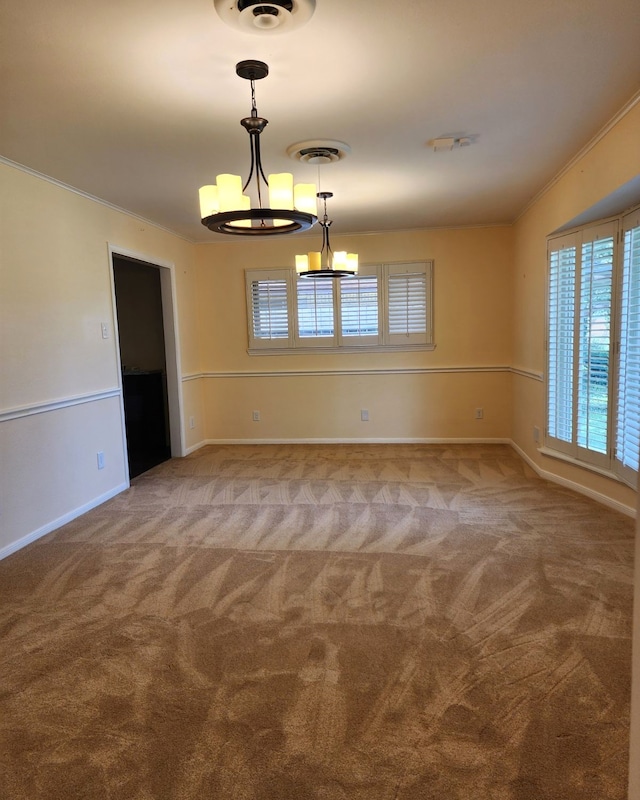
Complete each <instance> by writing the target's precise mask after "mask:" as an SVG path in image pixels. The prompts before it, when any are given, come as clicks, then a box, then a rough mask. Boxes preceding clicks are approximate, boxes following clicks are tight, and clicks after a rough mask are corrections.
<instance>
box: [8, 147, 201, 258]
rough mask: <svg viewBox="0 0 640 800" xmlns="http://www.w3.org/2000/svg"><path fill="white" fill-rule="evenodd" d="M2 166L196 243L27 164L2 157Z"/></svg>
mask: <svg viewBox="0 0 640 800" xmlns="http://www.w3.org/2000/svg"><path fill="white" fill-rule="evenodd" d="M0 164H5V165H6V166H7V167H13V169H17V170H19V171H20V172H25V173H26V174H27V175H31V176H32V177H34V178H39V179H40V180H41V181H46V183H52V184H53V185H54V186H58V187H59V188H60V189H65V190H66V191H67V192H72V194H77V195H79V196H80V197H84V198H85V199H87V200H91V201H92V202H93V203H98V205H101V206H105V208H109V209H111V210H112V211H117V212H118V213H120V214H126V215H127V216H128V217H132V218H133V219H138V220H140V222H144V223H145V225H151V226H152V227H153V228H157V229H158V230H161V231H164V232H165V233H169V234H171V236H176V237H177V238H178V239H182V240H183V241H185V242H189V243H190V244H195V243H196V242H195V240H193V239H188V238H187V237H186V236H183V235H182V234H181V233H176V231H173V230H171V228H165V227H164V225H159V224H158V223H157V222H153V221H152V220H150V219H147V218H146V217H142V216H140V214H136V213H135V211H129V210H127V209H126V208H121V207H120V206H116V205H115V204H114V203H110V202H109V201H108V200H102V199H101V198H100V197H96V196H95V195H93V194H89V193H88V192H84V191H82V189H76V187H75V186H71V185H69V184H68V183H63V182H62V181H59V180H57V179H56V178H52V177H51V176H49V175H45V174H44V173H43V172H37V170H35V169H31V167H27V166H26V165H25V164H19V163H18V162H17V161H11V159H9V158H5V157H4V156H0Z"/></svg>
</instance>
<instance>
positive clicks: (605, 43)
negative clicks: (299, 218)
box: [0, 0, 640, 242]
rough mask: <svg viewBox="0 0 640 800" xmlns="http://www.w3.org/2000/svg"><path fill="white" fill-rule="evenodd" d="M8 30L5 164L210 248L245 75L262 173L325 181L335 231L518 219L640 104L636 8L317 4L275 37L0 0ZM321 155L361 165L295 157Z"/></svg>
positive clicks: (239, 132)
mask: <svg viewBox="0 0 640 800" xmlns="http://www.w3.org/2000/svg"><path fill="white" fill-rule="evenodd" d="M229 2H230V3H232V2H233V0H229ZM0 30H1V31H2V37H3V41H2V44H1V47H0V50H1V55H0V59H1V61H0V69H1V74H0V108H2V119H1V121H0V156H3V157H4V158H6V159H9V160H11V161H14V162H17V163H19V164H22V165H25V166H27V167H29V168H30V169H32V170H35V171H37V172H40V173H43V174H45V175H47V176H50V177H52V178H54V179H56V180H58V181H61V182H63V183H65V184H68V185H70V186H72V187H74V188H76V189H79V190H81V191H83V192H87V193H89V194H91V195H94V196H96V197H98V198H100V199H102V200H105V201H107V202H109V203H112V204H114V205H116V206H118V207H120V208H123V209H125V210H127V211H130V212H133V213H135V214H137V215H140V216H141V217H143V218H145V219H147V220H150V221H152V222H154V223H156V224H158V225H161V226H164V227H165V228H168V229H170V230H172V231H175V232H176V233H178V234H180V235H182V236H184V237H186V238H188V239H190V240H192V241H200V242H206V241H216V240H220V239H221V238H222V236H221V235H220V234H212V233H211V232H210V231H208V230H207V229H206V228H204V227H203V226H202V225H201V223H200V219H199V208H198V188H199V187H200V186H201V185H202V184H205V183H213V182H214V181H215V176H216V174H218V173H220V172H232V173H236V174H240V175H243V176H244V177H246V175H247V172H248V168H249V143H248V136H247V134H246V133H245V131H244V130H243V129H242V128H241V127H240V124H239V121H240V119H241V118H242V117H244V116H247V115H248V114H249V110H250V86H249V83H248V82H247V81H244V80H242V79H241V78H239V77H238V76H237V75H236V73H235V65H236V63H237V62H238V61H241V60H244V59H259V60H262V61H265V62H267V64H268V65H269V68H270V74H269V76H268V77H267V78H265V79H264V80H261V81H258V82H257V83H256V99H257V107H258V112H259V113H260V115H261V116H264V117H266V118H267V119H268V120H269V125H268V127H267V128H266V130H265V132H264V133H263V135H262V150H263V162H264V166H265V170H266V171H269V172H284V171H293V172H294V176H295V178H296V181H305V182H306V181H308V182H314V181H315V182H317V181H318V179H319V181H320V186H321V188H322V189H323V190H325V191H332V192H333V193H334V198H333V199H332V200H331V201H330V205H329V213H330V216H332V217H333V218H334V220H335V222H334V226H333V229H332V230H333V231H334V232H336V233H347V232H365V231H367V232H368V231H376V230H403V229H411V228H428V227H442V226H464V225H490V224H498V223H509V222H512V221H513V220H514V219H516V218H517V216H518V215H519V214H520V213H521V212H522V210H523V209H524V208H525V207H526V206H527V204H528V203H529V202H530V201H531V199H532V198H533V197H535V196H536V194H538V193H539V192H540V191H541V190H542V189H543V188H544V187H545V186H546V185H547V184H548V182H549V181H550V180H552V179H553V177H554V176H555V175H556V174H557V173H558V172H559V170H561V169H562V167H563V166H564V165H565V164H566V163H567V162H568V161H569V160H570V159H571V158H572V157H573V156H574V155H575V154H576V153H577V152H578V151H579V150H580V149H581V148H583V147H584V146H585V145H586V144H587V143H588V142H589V141H590V140H591V139H593V137H594V136H595V135H596V134H597V133H598V132H599V131H600V130H601V129H602V127H603V126H604V125H606V123H607V122H609V121H610V120H611V119H612V118H613V117H614V116H615V115H616V113H618V112H619V110H620V109H622V108H623V107H624V106H625V105H626V104H628V103H629V102H630V101H631V100H632V98H636V97H637V96H638V90H639V89H640V46H639V43H640V5H639V3H638V0H536V2H531V0H527V2H524V0H457V2H451V0H401V2H395V3H391V2H389V1H388V0H348V2H345V0H317V4H316V8H315V13H314V14H313V16H312V17H311V19H310V20H309V21H308V23H307V24H306V25H304V26H303V27H300V28H299V29H297V30H294V31H291V32H280V33H273V32H272V33H250V32H244V31H241V30H238V29H236V28H234V27H230V26H229V25H227V24H225V23H224V22H223V20H222V19H221V17H220V16H219V15H218V13H217V12H216V10H215V8H214V4H213V0H179V1H178V0H153V2H151V0H127V2H126V3H122V2H117V0H116V1H115V2H114V0H112V1H111V2H105V0H99V1H98V0H63V2H61V0H20V2H15V0H1V1H0ZM442 136H454V137H469V138H470V140H471V143H470V144H469V145H468V146H465V147H459V148H454V149H453V150H445V151H438V152H434V150H433V148H432V147H430V146H429V144H428V142H429V141H430V140H432V139H433V138H436V137H442ZM308 139H331V140H339V141H342V142H346V143H347V144H348V145H349V146H350V147H351V152H350V153H349V154H348V155H347V157H346V158H344V159H343V160H341V161H339V162H338V163H335V164H329V165H327V166H323V167H316V166H311V165H308V164H300V163H298V162H296V161H293V160H291V158H289V157H288V156H287V153H286V151H287V147H289V145H291V144H293V143H295V142H299V141H301V140H308Z"/></svg>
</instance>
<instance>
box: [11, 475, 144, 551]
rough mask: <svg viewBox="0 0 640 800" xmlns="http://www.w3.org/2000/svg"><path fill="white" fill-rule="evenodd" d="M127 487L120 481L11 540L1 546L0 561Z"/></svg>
mask: <svg viewBox="0 0 640 800" xmlns="http://www.w3.org/2000/svg"><path fill="white" fill-rule="evenodd" d="M128 488H129V484H128V483H121V484H120V485H119V486H116V487H115V488H114V489H110V490H109V491H108V492H105V493H104V494H102V495H100V496H99V497H94V499H93V500H91V501H90V502H88V503H85V504H84V505H83V506H79V507H78V508H74V510H73V511H70V512H69V513H68V514H64V515H63V516H61V517H58V519H54V520H53V522H48V523H47V524H46V525H43V526H42V527H41V528H38V530H36V531H32V532H31V533H29V534H27V536H23V537H22V539H18V540H17V541H15V542H11V544H8V545H6V547H3V548H2V549H1V550H0V561H2V559H3V558H7V556H10V555H11V554H12V553H16V552H17V551H18V550H22V548H23V547H26V546H27V545H28V544H31V543H32V542H35V541H36V540H37V539H41V538H42V537H43V536H46V535H47V534H48V533H53V531H55V530H57V529H58V528H61V527H62V526H63V525H66V524H67V522H71V521H72V520H74V519H76V517H80V516H82V515H83V514H86V513H87V511H91V509H92V508H96V507H97V506H99V505H102V503H105V502H106V501H107V500H111V498H112V497H115V496H116V495H117V494H120V492H123V491H124V490H125V489H128Z"/></svg>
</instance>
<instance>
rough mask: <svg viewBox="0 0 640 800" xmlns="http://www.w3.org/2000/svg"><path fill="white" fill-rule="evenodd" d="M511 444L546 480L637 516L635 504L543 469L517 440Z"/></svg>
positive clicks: (626, 513)
mask: <svg viewBox="0 0 640 800" xmlns="http://www.w3.org/2000/svg"><path fill="white" fill-rule="evenodd" d="M509 444H510V445H511V447H513V449H514V450H515V451H516V453H517V454H518V455H519V456H520V458H522V459H523V460H524V461H526V462H527V464H528V465H529V466H530V467H531V469H532V470H533V471H534V472H535V473H536V474H537V475H538V477H540V478H544V480H546V481H550V482H551V483H557V484H558V485H559V486H564V487H565V489H571V490H572V491H574V492H578V494H583V495H585V496H586V497H590V498H591V499H592V500H596V501H597V502H598V503H602V505H603V506H607V507H608V508H612V509H614V511H619V512H620V513H621V514H625V515H626V516H627V517H631V518H632V519H635V518H636V509H635V508H633V506H627V505H625V504H624V503H619V502H618V501H617V500H613V499H612V498H611V497H607V495H606V494H602V493H601V492H596V491H594V490H593V489H589V488H587V487H586V486H582V485H581V484H580V483H576V482H575V481H570V480H569V479H568V478H562V477H560V476H559V475H554V473H553V472H548V471H547V470H546V469H542V468H541V467H540V466H538V464H536V462H535V461H534V460H533V459H532V458H530V457H529V456H528V455H527V454H526V453H525V452H524V450H522V449H521V448H520V447H518V445H517V444H516V443H515V442H513V441H511V442H509Z"/></svg>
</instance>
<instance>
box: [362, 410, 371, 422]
mask: <svg viewBox="0 0 640 800" xmlns="http://www.w3.org/2000/svg"><path fill="white" fill-rule="evenodd" d="M360 421H361V422H369V410H368V409H366V408H363V409H361V410H360Z"/></svg>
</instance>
